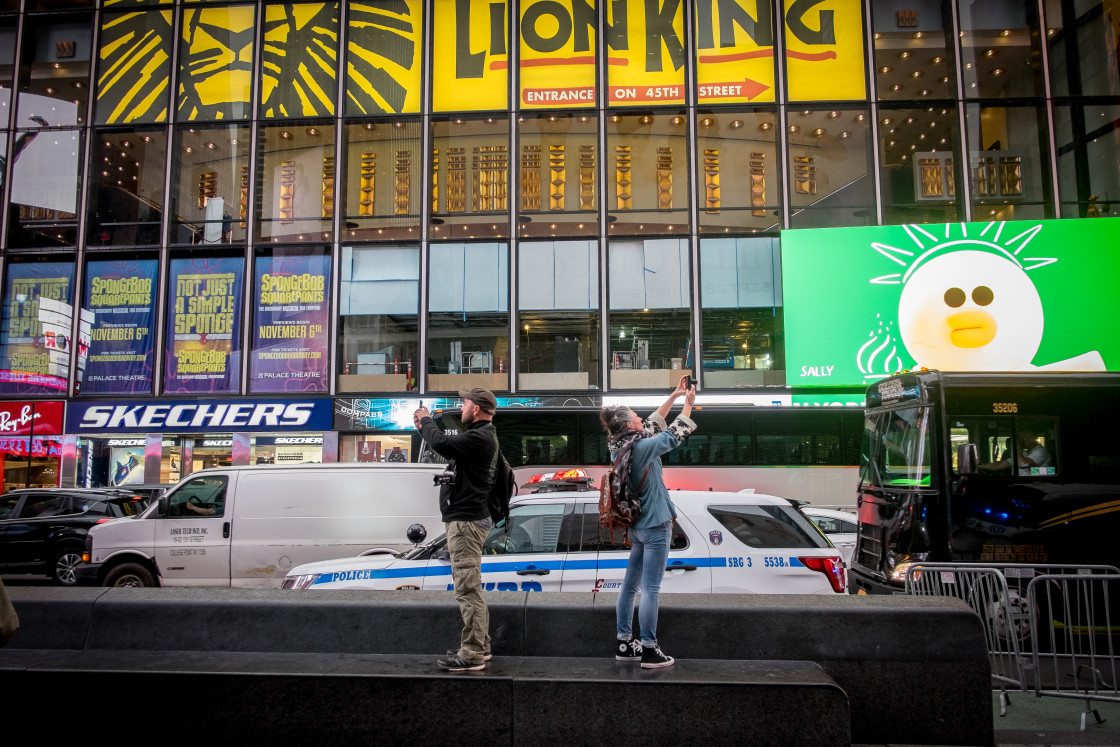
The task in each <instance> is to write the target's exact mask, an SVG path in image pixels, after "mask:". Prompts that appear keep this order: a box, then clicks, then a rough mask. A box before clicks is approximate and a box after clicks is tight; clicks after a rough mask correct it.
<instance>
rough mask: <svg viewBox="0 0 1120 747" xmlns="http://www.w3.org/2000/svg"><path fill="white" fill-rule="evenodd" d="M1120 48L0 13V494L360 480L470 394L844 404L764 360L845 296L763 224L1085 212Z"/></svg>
mask: <svg viewBox="0 0 1120 747" xmlns="http://www.w3.org/2000/svg"><path fill="white" fill-rule="evenodd" d="M1118 31H1120V3H1118V2H1115V0H1063V1H1059V0H901V1H899V0H895V1H891V2H885V1H883V0H862V1H861V0H816V1H812V0H810V1H806V0H701V1H697V2H688V1H687V0H641V1H639V0H598V2H597V1H596V0H427V1H426V2H425V1H423V0H375V1H371V2H363V3H356V2H354V3H352V2H341V3H275V2H263V1H258V2H189V1H187V0H180V1H176V2H172V1H171V0H165V1H160V0H101V1H100V2H93V1H92V0H91V1H89V2H63V1H61V0H21V1H19V2H15V1H12V0H8V1H6V2H0V41H2V43H0V107H2V108H0V112H2V114H0V122H2V123H3V124H4V125H6V128H5V129H4V130H3V131H0V154H3V157H4V163H3V167H2V178H3V192H2V199H3V201H4V207H5V209H4V210H3V212H2V215H0V263H2V270H3V294H4V295H3V319H2V325H3V326H2V329H0V396H2V397H3V398H4V400H5V402H3V403H0V404H2V405H3V406H4V407H7V408H8V410H10V411H11V413H12V414H11V415H10V416H9V418H8V419H7V420H4V419H3V417H4V412H0V426H2V427H4V428H5V431H4V433H3V434H2V435H4V436H5V437H6V442H5V446H9V447H10V448H7V449H5V450H4V452H3V455H4V459H5V462H4V466H3V470H4V485H5V488H10V487H19V486H23V485H40V484H44V485H45V484H59V483H62V484H73V483H74V482H76V483H78V484H104V483H106V482H109V483H112V482H125V481H130V480H131V481H140V480H144V481H147V482H157V481H158V482H167V481H171V480H174V479H177V478H178V477H181V476H182V475H183V474H185V473H187V472H189V471H192V470H194V469H198V468H201V467H205V466H211V465H214V464H223V463H228V462H230V461H233V462H238V463H252V462H255V461H293V462H299V461H320V460H333V459H343V460H351V459H353V460H358V459H380V458H385V455H387V454H388V453H389V452H390V451H392V450H393V448H394V447H399V448H402V449H403V450H405V451H406V453H407V452H408V451H409V450H414V449H415V444H412V443H411V441H410V440H409V438H408V437H407V436H405V435H399V434H398V435H394V434H395V432H397V431H401V430H403V429H406V428H408V427H409V426H410V418H406V417H405V416H404V415H403V414H402V413H406V412H411V408H412V407H414V406H415V404H416V400H418V399H424V400H425V401H427V400H435V401H437V402H441V401H443V400H444V399H446V400H448V401H449V402H450V401H451V400H453V399H454V398H455V397H456V393H457V391H458V390H460V389H464V388H469V387H472V386H486V387H488V388H490V389H493V390H494V391H495V392H497V393H499V395H500V396H502V397H503V399H504V400H506V401H507V402H508V403H509V404H526V403H528V404H536V405H540V404H542V403H543V404H546V405H547V404H549V403H553V404H555V403H562V402H564V401H567V400H568V399H571V398H575V399H574V401H576V402H578V403H581V404H584V405H595V404H598V403H599V402H601V401H602V398H604V397H616V398H618V397H622V398H626V397H632V396H634V395H642V394H653V393H658V394H660V393H663V392H664V391H666V390H667V389H669V388H670V387H671V386H673V384H674V383H675V381H676V380H677V378H678V377H679V376H680V375H682V374H683V373H691V374H692V375H694V376H695V377H696V378H697V379H698V380H699V382H700V386H701V389H702V391H703V392H704V393H705V394H706V395H710V396H712V397H714V399H713V403H716V400H722V401H725V402H739V403H753V404H763V405H765V404H782V405H790V404H816V403H821V402H848V403H858V402H859V401H860V399H861V398H862V388H863V385H864V382H863V381H855V380H851V379H848V380H843V381H839V380H836V381H834V382H831V383H830V382H827V381H825V382H824V384H823V388H820V389H816V388H814V386H813V384H816V383H820V382H810V380H809V379H807V378H806V377H807V376H809V375H811V374H809V373H806V369H810V370H811V371H813V372H815V373H820V372H816V367H815V366H811V365H808V366H806V365H804V361H803V360H802V358H803V356H801V355H800V354H798V355H797V356H795V357H796V360H793V359H792V358H791V354H790V353H791V351H792V350H793V349H794V348H795V347H796V348H797V349H798V350H805V349H810V350H811V349H813V348H814V346H818V345H819V344H822V343H823V341H821V340H818V339H816V338H815V336H814V335H815V334H820V333H819V332H817V333H814V324H813V319H814V318H818V319H820V320H822V321H824V320H826V319H828V318H829V317H830V315H832V314H833V313H834V310H835V308H836V307H835V305H834V301H828V300H824V299H826V298H827V297H828V292H827V291H828V289H827V288H826V286H828V281H827V278H823V279H819V280H818V281H817V282H820V283H821V285H822V287H821V288H820V289H819V293H818V292H817V290H816V289H813V288H810V289H808V291H806V289H805V288H802V287H799V288H798V289H797V291H796V293H795V295H796V298H797V304H798V305H797V308H791V307H790V306H788V305H787V300H790V299H787V297H786V291H787V288H786V287H785V284H784V283H783V279H784V272H783V262H784V260H785V257H784V256H783V233H784V232H792V231H799V230H801V229H840V228H852V229H854V228H860V227H864V228H868V229H872V228H875V227H880V226H886V227H890V226H894V227H901V226H913V225H917V226H921V225H937V226H939V227H941V226H945V225H949V224H956V225H961V224H968V225H971V224H974V223H977V224H979V223H993V224H995V223H998V224H999V225H1000V226H1002V225H1003V224H1004V223H1005V222H1009V221H1036V222H1037V221H1040V220H1047V219H1055V220H1058V222H1059V223H1061V222H1063V221H1084V220H1088V219H1093V218H1103V217H1108V216H1109V215H1110V213H1111V201H1112V200H1115V199H1118V195H1120V191H1118V190H1120V167H1118V164H1120V152H1118V151H1120V136H1118V131H1117V125H1118V123H1120V64H1118V50H1117V38H1118V36H1120V34H1118ZM1009 225H1010V224H1009ZM938 230H940V228H939V229H938ZM962 230H965V229H962ZM1048 230H1049V229H1048ZM806 235H807V234H806ZM911 235H915V234H913V233H912V234H911ZM829 236H830V234H829V233H827V232H822V233H819V234H814V237H815V238H814V239H813V240H814V241H815V242H817V243H818V244H823V245H828V244H829V243H830V241H831V239H830V238H829ZM946 238H948V230H947V229H946ZM872 243H874V242H872ZM1111 250H1112V248H1111V247H1102V248H1101V251H1102V252H1104V251H1111ZM1108 267H1109V268H1111V267H1112V265H1108ZM1108 272H1112V270H1111V269H1109V270H1108ZM789 290H791V291H792V290H793V289H789ZM849 293H851V294H852V295H853V297H858V296H859V295H860V294H861V291H860V290H859V289H853V290H851V291H849ZM817 299H821V300H819V302H818V300H817ZM789 314H795V315H797V317H798V320H799V321H798V323H797V325H796V327H792V326H789V325H787V315H789ZM900 361H901V363H900V365H906V364H908V363H921V362H922V361H920V360H914V361H909V360H905V361H902V360H901V359H900ZM860 365H861V370H862V365H863V364H862V363H861V364H860ZM869 365H870V364H869ZM1109 365H1111V366H1112V367H1114V368H1115V366H1116V365H1120V363H1111V364H1109ZM821 369H822V371H823V370H825V369H827V366H822V367H821ZM888 372H889V371H886V370H883V371H879V370H876V371H874V372H871V371H870V370H869V371H868V372H866V373H868V374H869V375H871V376H873V375H882V374H884V373H888ZM815 373H814V374H813V375H815ZM717 395H718V396H717ZM60 403H61V405H62V406H64V407H65V409H66V417H65V419H64V422H63V419H62V418H60V417H59V416H58V415H57V409H58V407H59V406H60ZM40 413H42V414H43V415H42V417H39V416H38V415H39V414H40ZM21 420H23V421H25V424H24V425H23V426H19V427H18V428H17V427H16V426H15V424H16V423H17V422H19V421H21ZM40 421H42V422H41V423H40ZM9 423H11V424H13V426H12V428H8V424H9ZM48 424H49V425H48ZM44 428H46V429H47V430H50V431H52V432H46V431H45V430H43V429H44Z"/></svg>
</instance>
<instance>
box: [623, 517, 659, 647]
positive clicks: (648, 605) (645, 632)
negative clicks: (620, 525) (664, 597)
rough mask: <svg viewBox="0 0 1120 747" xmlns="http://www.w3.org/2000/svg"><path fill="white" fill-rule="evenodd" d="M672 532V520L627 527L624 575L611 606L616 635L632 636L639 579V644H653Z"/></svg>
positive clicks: (655, 638)
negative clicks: (615, 621) (658, 604)
mask: <svg viewBox="0 0 1120 747" xmlns="http://www.w3.org/2000/svg"><path fill="white" fill-rule="evenodd" d="M672 534H673V522H672V520H670V521H667V522H665V523H664V524H659V525H657V526H655V527H652V528H651V529H633V528H632V529H631V530H630V560H629V561H628V562H627V564H626V578H624V579H623V581H622V590H621V591H620V592H619V593H618V606H617V607H616V608H615V614H616V617H617V619H618V637H619V638H630V637H632V633H631V624H632V621H633V619H634V595H635V594H637V593H638V584H639V582H640V583H641V587H642V601H641V603H640V604H639V605H638V625H639V626H640V627H641V633H642V637H641V641H642V646H643V647H646V646H655V645H657V597H658V595H659V594H660V593H661V578H662V577H663V576H664V575H665V563H666V562H668V560H669V540H670V538H671V536H672Z"/></svg>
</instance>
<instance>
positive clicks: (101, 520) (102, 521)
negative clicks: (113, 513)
mask: <svg viewBox="0 0 1120 747" xmlns="http://www.w3.org/2000/svg"><path fill="white" fill-rule="evenodd" d="M112 520H113V519H112V518H108V519H98V520H97V523H98V524H104V523H105V522H107V521H112Z"/></svg>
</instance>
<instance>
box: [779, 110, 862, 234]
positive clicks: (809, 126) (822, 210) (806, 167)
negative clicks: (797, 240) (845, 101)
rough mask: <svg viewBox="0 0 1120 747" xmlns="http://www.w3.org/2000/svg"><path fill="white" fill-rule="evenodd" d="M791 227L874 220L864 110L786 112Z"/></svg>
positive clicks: (836, 224)
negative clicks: (787, 113)
mask: <svg viewBox="0 0 1120 747" xmlns="http://www.w3.org/2000/svg"><path fill="white" fill-rule="evenodd" d="M788 121H789V125H788V126H789V156H788V158H787V161H786V162H787V164H788V168H789V183H790V198H791V199H790V201H791V202H792V211H791V216H790V225H791V227H792V228H824V227H833V226H868V225H871V224H872V223H874V221H875V185H874V180H873V178H872V169H873V165H872V163H871V118H870V117H869V116H868V114H867V112H866V111H865V110H860V109H856V110H842V109H829V110H820V109H818V110H815V111H814V110H812V109H803V110H801V111H797V112H790V114H789V120H788Z"/></svg>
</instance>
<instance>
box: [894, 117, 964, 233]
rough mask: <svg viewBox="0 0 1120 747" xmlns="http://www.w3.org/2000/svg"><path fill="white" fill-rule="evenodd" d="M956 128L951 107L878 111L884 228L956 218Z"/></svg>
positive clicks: (958, 161)
mask: <svg viewBox="0 0 1120 747" xmlns="http://www.w3.org/2000/svg"><path fill="white" fill-rule="evenodd" d="M959 130H960V127H959V126H958V123H957V110H956V109H955V108H954V107H953V106H952V105H948V104H946V105H941V106H923V107H919V108H912V109H887V108H883V109H880V110H879V138H880V146H879V153H880V156H879V158H880V163H879V172H880V177H881V179H882V189H883V222H884V223H885V224H887V225H891V224H899V223H950V222H952V221H955V220H959V219H960V216H961V215H963V211H962V210H961V209H960V196H959V190H958V189H957V184H958V183H959V181H960V178H961V174H962V168H961V159H960V134H959Z"/></svg>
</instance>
